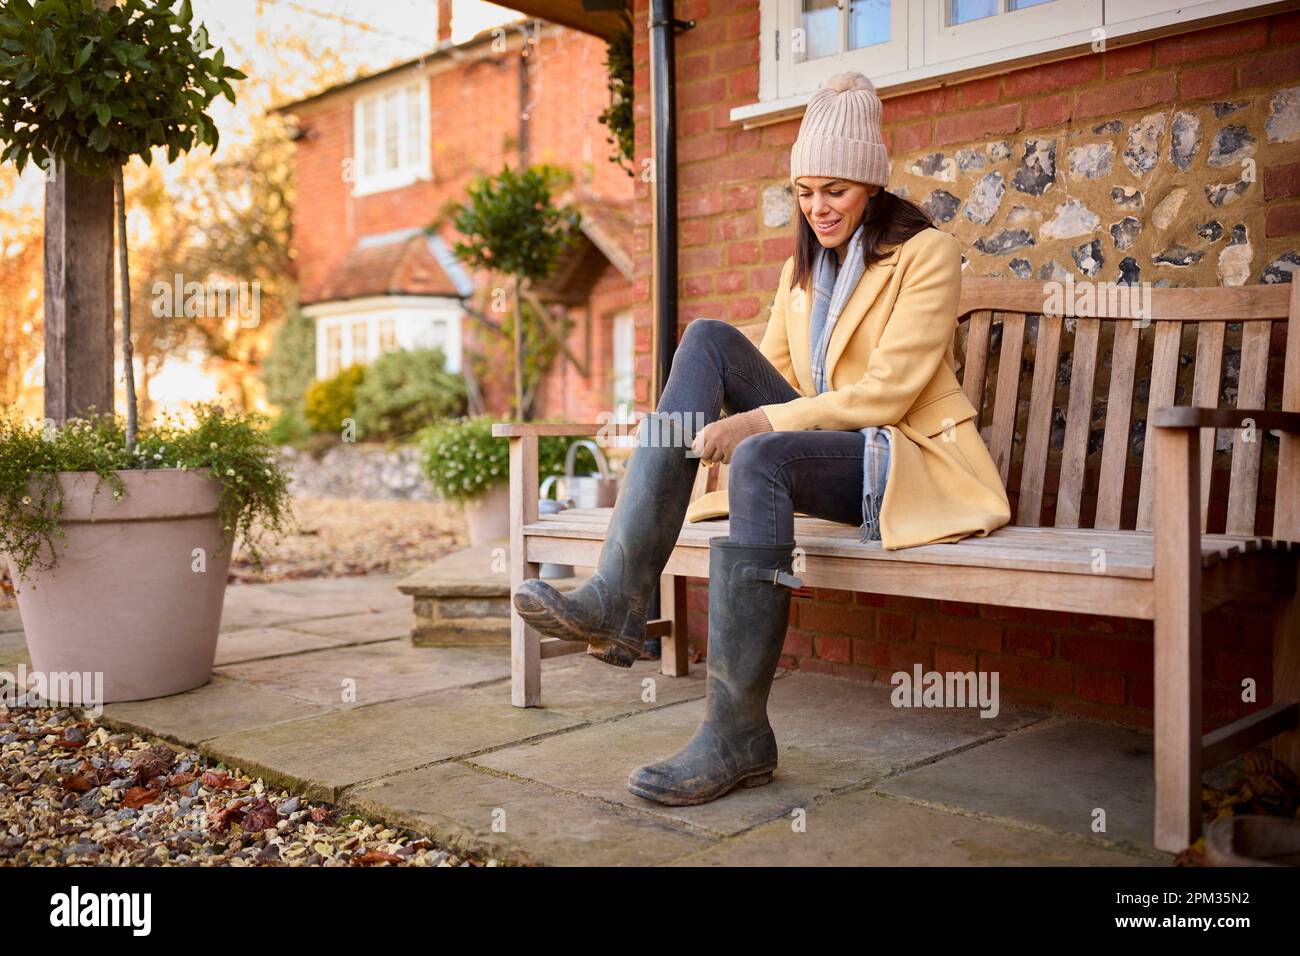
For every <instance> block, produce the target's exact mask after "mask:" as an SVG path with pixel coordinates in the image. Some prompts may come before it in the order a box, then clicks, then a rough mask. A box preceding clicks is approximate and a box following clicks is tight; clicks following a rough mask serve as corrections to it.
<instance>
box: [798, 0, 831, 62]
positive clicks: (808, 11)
mask: <svg viewBox="0 0 1300 956" xmlns="http://www.w3.org/2000/svg"><path fill="white" fill-rule="evenodd" d="M802 29H803V36H802V37H801V38H796V39H797V40H799V41H800V42H802V44H803V59H805V60H815V59H816V58H817V57H820V56H831V55H833V54H835V53H839V52H840V8H839V7H838V6H837V5H836V0H803V26H802ZM795 49H796V51H798V49H799V47H798V46H797V45H796V47H795Z"/></svg>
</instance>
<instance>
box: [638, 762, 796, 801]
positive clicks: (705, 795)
mask: <svg viewBox="0 0 1300 956" xmlns="http://www.w3.org/2000/svg"><path fill="white" fill-rule="evenodd" d="M775 770H776V768H775V767H772V768H770V769H767V770H752V771H750V772H748V773H745V774H743V775H742V776H740V777H738V778H736V779H735V780H731V781H727V782H724V783H721V784H718V785H717V786H714V787H711V788H709V789H708V790H703V791H700V792H698V793H680V792H677V791H672V790H660V789H658V788H657V787H648V786H646V785H644V784H640V783H635V782H632V781H629V782H628V786H627V789H628V792H629V793H631V794H633V795H635V796H638V797H642V798H643V799H646V800H653V801H654V802H655V803H661V804H663V805H664V806H669V807H691V806H695V805H696V804H700V803H711V802H712V801H714V800H717V799H718V798H719V797H723V796H726V795H727V794H728V793H730V792H731V791H732V790H745V789H749V788H751V787H761V786H763V785H765V784H769V783H771V782H772V774H773V772H774V771H775Z"/></svg>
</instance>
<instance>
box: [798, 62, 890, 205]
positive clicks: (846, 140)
mask: <svg viewBox="0 0 1300 956" xmlns="http://www.w3.org/2000/svg"><path fill="white" fill-rule="evenodd" d="M880 112H881V107H880V97H879V96H877V95H876V87H875V85H874V84H873V83H872V82H871V80H869V79H867V77H866V76H864V75H863V74H861V73H839V74H836V75H835V76H832V77H831V78H830V79H829V80H827V81H826V84H825V86H823V87H822V88H821V89H819V90H818V91H817V92H816V93H814V94H813V96H812V99H811V100H810V101H809V102H808V107H807V109H806V110H805V111H804V114H803V120H802V121H801V122H800V124H799V135H798V136H797V137H796V138H795V141H794V146H792V147H791V148H790V182H791V183H794V181H795V180H796V179H798V178H799V177H800V176H824V177H826V178H832V177H840V178H843V179H851V180H853V181H854V182H859V183H875V184H876V185H879V186H887V185H889V154H888V152H887V151H886V149H885V140H884V137H882V136H881V134H880Z"/></svg>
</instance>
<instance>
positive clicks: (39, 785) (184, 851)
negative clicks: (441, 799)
mask: <svg viewBox="0 0 1300 956" xmlns="http://www.w3.org/2000/svg"><path fill="white" fill-rule="evenodd" d="M0 865H3V866H59V865H65V866H448V867H454V866H460V867H464V866H497V865H499V864H498V861H496V860H493V859H489V860H486V861H484V860H476V859H469V858H465V857H461V856H458V855H457V854H455V853H451V852H449V851H447V850H446V849H444V848H441V847H438V846H436V845H435V844H434V843H433V842H432V841H430V840H428V839H424V838H422V837H419V836H418V835H415V834H411V833H407V832H405V831H401V830H398V829H393V828H389V827H386V826H384V825H383V824H381V823H373V822H371V821H368V820H365V819H362V818H360V817H358V816H355V815H343V816H340V815H339V813H338V811H337V810H335V809H334V808H333V807H330V806H328V805H326V804H319V803H311V802H309V801H307V800H306V799H304V798H303V797H301V796H300V795H297V794H292V793H289V792H288V791H284V790H272V789H270V788H268V787H267V786H266V785H265V784H264V783H263V781H262V780H260V779H250V778H249V777H247V776H245V775H244V774H242V773H241V772H240V771H239V770H238V769H237V768H236V769H233V770H230V769H227V768H225V767H223V766H221V765H220V764H212V763H211V762H210V761H209V760H208V759H207V758H204V757H202V756H201V755H199V754H197V753H194V752H189V751H185V750H183V749H180V748H177V747H174V746H172V745H171V744H168V743H165V742H162V741H158V740H154V739H149V738H145V737H141V736H139V735H136V734H132V733H115V732H113V731H112V730H111V729H110V728H108V727H106V726H104V725H102V724H100V723H98V722H97V721H96V720H94V719H92V718H90V717H88V716H85V715H84V712H82V711H80V710H77V709H68V708H63V709H55V708H27V709H21V710H6V709H4V708H3V707H0Z"/></svg>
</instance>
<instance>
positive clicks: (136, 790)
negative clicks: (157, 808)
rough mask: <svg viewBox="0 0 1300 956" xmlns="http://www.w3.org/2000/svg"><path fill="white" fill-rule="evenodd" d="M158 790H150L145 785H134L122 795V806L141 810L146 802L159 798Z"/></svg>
mask: <svg viewBox="0 0 1300 956" xmlns="http://www.w3.org/2000/svg"><path fill="white" fill-rule="evenodd" d="M158 793H159V791H157V790H148V789H146V788H145V787H132V788H131V789H130V790H128V791H127V792H126V793H125V794H123V795H122V806H124V807H130V808H131V809H132V810H139V809H140V808H141V807H143V806H144V805H145V804H146V803H153V802H154V801H155V800H157V799H158Z"/></svg>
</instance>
